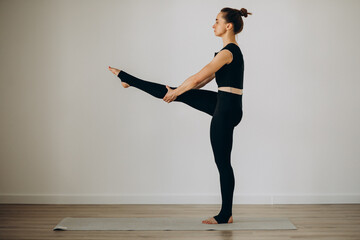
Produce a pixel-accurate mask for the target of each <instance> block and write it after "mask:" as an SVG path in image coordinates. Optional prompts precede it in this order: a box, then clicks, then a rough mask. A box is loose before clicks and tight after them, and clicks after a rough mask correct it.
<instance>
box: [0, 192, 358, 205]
mask: <svg viewBox="0 0 360 240" xmlns="http://www.w3.org/2000/svg"><path fill="white" fill-rule="evenodd" d="M357 203H360V194H333V195H330V194H329V195H235V196H234V201H233V204H357ZM0 204H221V196H220V195H194V194H192V195H174V194H170V195H165V194H164V195H129V194H124V195H73V194H69V195H66V194H0Z"/></svg>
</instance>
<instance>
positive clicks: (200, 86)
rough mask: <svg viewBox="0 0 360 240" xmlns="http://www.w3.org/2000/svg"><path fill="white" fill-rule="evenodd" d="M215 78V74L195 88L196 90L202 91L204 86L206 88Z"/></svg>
mask: <svg viewBox="0 0 360 240" xmlns="http://www.w3.org/2000/svg"><path fill="white" fill-rule="evenodd" d="M214 78H215V73H213V75H211V76H210V77H208V78H207V79H205V80H204V81H202V82H201V83H199V84H198V85H197V86H196V87H194V89H200V88H202V87H203V86H205V85H206V84H208V83H209V82H210V81H211V80H213V79H214Z"/></svg>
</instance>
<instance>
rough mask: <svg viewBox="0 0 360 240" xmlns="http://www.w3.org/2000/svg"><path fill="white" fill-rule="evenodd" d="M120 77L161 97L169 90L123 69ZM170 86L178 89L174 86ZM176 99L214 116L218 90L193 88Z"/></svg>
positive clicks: (123, 80)
mask: <svg viewBox="0 0 360 240" xmlns="http://www.w3.org/2000/svg"><path fill="white" fill-rule="evenodd" d="M118 77H119V78H120V80H121V81H122V82H126V83H127V84H129V85H130V86H132V87H136V88H138V89H140V90H142V91H144V92H146V93H148V94H150V95H152V96H154V97H156V98H159V99H162V98H164V96H165V95H166V93H167V92H168V90H167V88H166V86H165V85H163V84H159V83H155V82H150V81H145V80H142V79H140V78H137V77H134V76H132V75H130V74H128V73H126V72H124V71H123V70H121V71H120V72H119V74H118ZM170 88H172V89H176V88H174V87H170ZM174 101H175V102H183V103H185V104H187V105H189V106H191V107H193V108H195V109H197V110H199V111H202V112H205V113H207V114H209V115H211V116H212V115H213V113H214V111H215V107H216V102H217V92H213V91H209V90H204V89H191V90H189V91H187V92H185V93H183V94H181V95H180V96H178V97H177V98H176V99H175V100H174Z"/></svg>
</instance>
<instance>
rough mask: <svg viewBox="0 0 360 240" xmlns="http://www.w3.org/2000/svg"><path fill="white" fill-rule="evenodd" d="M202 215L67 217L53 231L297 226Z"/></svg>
mask: <svg viewBox="0 0 360 240" xmlns="http://www.w3.org/2000/svg"><path fill="white" fill-rule="evenodd" d="M202 220H204V219H203V218H198V217H186V218H168V217H160V218H152V217H142V218H139V217H131V218H72V217H67V218H64V219H63V220H61V222H60V223H59V224H58V225H56V227H54V229H53V230H109V231H110V230H141V231H153V230H155V231H159V230H160V231H161V230H164V231H172V230H176V231H179V230H184V231H189V230H200V231H201V230H279V229H296V227H295V226H294V225H293V224H292V223H291V222H290V221H289V219H287V218H245V217H236V219H234V222H233V223H230V224H204V223H202Z"/></svg>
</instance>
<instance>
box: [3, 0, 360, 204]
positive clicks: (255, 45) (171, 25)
mask: <svg viewBox="0 0 360 240" xmlns="http://www.w3.org/2000/svg"><path fill="white" fill-rule="evenodd" d="M223 7H234V8H242V7H244V8H247V9H248V11H249V12H252V13H253V15H250V16H249V17H248V18H245V19H244V21H245V26H244V30H243V32H242V33H240V34H239V35H238V37H237V41H238V43H239V45H240V47H241V50H242V52H243V54H244V60H245V78H244V96H243V111H244V115H243V119H242V121H241V123H240V124H239V125H238V126H237V127H236V128H235V131H234V143H233V151H232V165H233V168H234V172H235V179H236V183H235V192H234V194H235V195H234V204H239V203H246V204H252V203H255V204H257V203H265V204H267V203H359V202H360V185H359V183H360V175H359V170H360V161H359V155H360V150H359V148H358V147H359V137H360V129H359V122H360V106H359V105H360V104H359V103H360V94H359V89H360V82H359V79H360V70H359V66H360V47H359V42H360V30H359V29H360V28H359V27H358V23H359V22H360V15H359V12H360V1H356V0H354V1H350V0H347V1H340V0H338V1H328V0H323V1H313V0H311V1H303V0H298V1H287V0H277V1H265V0H264V1H241V2H239V1H236V0H235V1H215V0H214V1H208V0H202V1H180V0H178V1H165V0H163V1H160V0H153V1H147V0H138V1H133V0H131V1H130V0H128V1H1V2H0V27H1V38H0V47H1V54H0V67H1V71H0V114H1V118H0V131H1V134H0V143H1V144H0V202H1V203H204V204H206V203H212V204H220V203H221V195H220V182H219V175H218V170H217V168H216V165H215V162H214V158H213V153H212V149H211V145H210V136H209V131H210V130H209V126H210V121H211V117H210V116H209V115H207V114H205V113H202V112H199V111H197V110H195V109H192V108H190V107H189V106H187V105H185V104H183V103H178V102H172V103H170V104H168V103H166V102H164V101H163V100H161V99H156V98H154V97H152V96H150V95H148V94H146V93H144V92H141V91H140V90H138V89H136V88H128V89H124V88H123V87H122V86H121V83H120V80H119V79H118V78H117V77H115V76H114V75H113V74H112V73H111V72H109V71H108V69H107V67H108V66H109V65H110V66H113V67H117V68H120V69H123V70H125V71H126V72H128V73H130V74H132V75H135V76H137V77H139V78H142V79H147V80H149V81H153V82H158V83H162V84H168V85H170V86H178V85H180V84H181V83H182V82H183V81H184V80H185V79H186V78H187V77H189V76H191V75H192V74H195V73H196V72H198V71H199V70H200V69H201V68H202V67H203V66H205V65H206V64H207V63H208V62H210V61H211V59H212V58H213V57H214V52H216V51H219V50H220V49H221V48H222V40H221V39H220V38H218V37H216V36H215V35H214V33H213V29H212V25H213V24H214V20H215V18H216V15H217V13H218V12H219V11H220V10H221V8H223ZM205 89H209V90H214V91H216V90H217V87H216V83H215V81H213V82H211V83H210V84H209V85H207V86H206V87H205Z"/></svg>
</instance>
